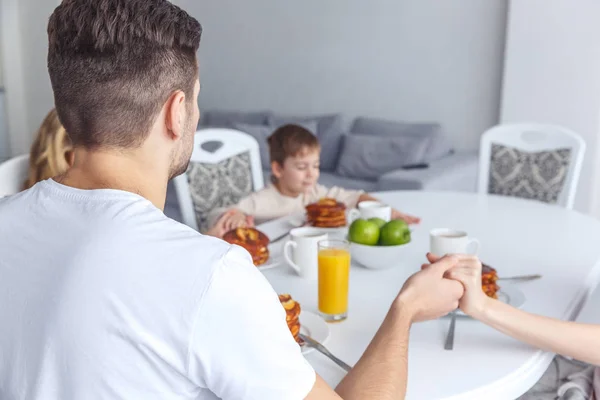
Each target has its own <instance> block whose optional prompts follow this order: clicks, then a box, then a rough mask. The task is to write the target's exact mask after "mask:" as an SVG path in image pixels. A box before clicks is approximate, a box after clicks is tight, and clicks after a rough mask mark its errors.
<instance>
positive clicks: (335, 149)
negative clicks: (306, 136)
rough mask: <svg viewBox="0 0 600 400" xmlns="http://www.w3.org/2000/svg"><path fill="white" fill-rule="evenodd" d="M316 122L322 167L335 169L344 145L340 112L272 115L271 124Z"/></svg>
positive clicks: (276, 125)
mask: <svg viewBox="0 0 600 400" xmlns="http://www.w3.org/2000/svg"><path fill="white" fill-rule="evenodd" d="M309 123H316V130H313V131H311V132H314V134H315V135H316V136H317V138H318V139H319V143H320V144H321V169H322V170H323V171H333V170H335V166H336V165H337V163H338V158H339V155H340V150H341V147H342V136H343V135H344V132H343V130H342V117H341V115H340V114H332V115H323V116H312V117H310V116H309V117H285V116H272V117H271V118H270V125H272V126H274V127H279V126H282V125H285V124H299V125H302V126H305V125H304V124H309Z"/></svg>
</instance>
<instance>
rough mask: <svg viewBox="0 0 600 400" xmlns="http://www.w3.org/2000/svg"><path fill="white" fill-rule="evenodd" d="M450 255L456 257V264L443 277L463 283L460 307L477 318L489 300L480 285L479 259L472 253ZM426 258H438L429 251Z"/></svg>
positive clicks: (434, 260)
mask: <svg viewBox="0 0 600 400" xmlns="http://www.w3.org/2000/svg"><path fill="white" fill-rule="evenodd" d="M451 257H454V258H455V259H456V265H455V266H454V267H453V268H451V269H450V270H448V271H447V272H446V274H445V277H447V278H449V279H453V280H456V281H458V282H460V283H461V284H462V285H463V287H464V289H465V294H464V296H463V297H462V298H461V299H460V304H459V306H460V309H461V310H463V311H464V312H465V314H468V315H470V316H472V317H474V318H477V317H478V315H480V314H481V313H482V312H483V311H484V310H485V307H486V306H487V303H488V302H489V301H490V298H489V297H488V296H487V295H486V294H485V293H484V292H483V289H482V286H481V261H479V259H478V258H477V257H475V256H472V255H464V254H457V255H453V256H451ZM427 259H428V260H429V262H431V263H435V262H438V260H440V258H439V257H437V256H435V255H433V254H431V253H428V254H427ZM432 265H435V264H432Z"/></svg>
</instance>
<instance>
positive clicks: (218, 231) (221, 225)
mask: <svg viewBox="0 0 600 400" xmlns="http://www.w3.org/2000/svg"><path fill="white" fill-rule="evenodd" d="M235 212H236V210H229V211H226V212H225V213H223V215H221V216H220V217H219V219H218V220H217V222H216V223H215V224H214V226H213V227H212V228H210V229H209V230H208V232H206V234H207V235H210V236H214V237H218V238H219V239H222V238H223V235H224V234H225V232H227V231H228V230H229V229H227V226H226V222H227V221H229V218H230V217H231V216H232V215H233V214H235Z"/></svg>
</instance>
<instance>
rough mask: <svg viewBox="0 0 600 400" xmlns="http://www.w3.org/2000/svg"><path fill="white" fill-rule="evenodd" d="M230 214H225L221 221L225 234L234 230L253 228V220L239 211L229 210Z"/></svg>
mask: <svg viewBox="0 0 600 400" xmlns="http://www.w3.org/2000/svg"><path fill="white" fill-rule="evenodd" d="M230 211H232V212H231V213H229V212H228V213H225V215H224V217H225V220H224V221H223V223H224V226H225V229H226V232H227V231H230V230H232V229H235V228H240V227H244V228H245V227H251V226H254V218H252V217H251V216H249V215H246V214H244V213H243V212H241V211H240V210H230Z"/></svg>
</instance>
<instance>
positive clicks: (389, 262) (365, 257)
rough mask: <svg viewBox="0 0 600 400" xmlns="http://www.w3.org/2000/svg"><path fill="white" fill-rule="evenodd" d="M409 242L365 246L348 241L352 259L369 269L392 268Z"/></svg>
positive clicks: (398, 263) (397, 263) (398, 261)
mask: <svg viewBox="0 0 600 400" xmlns="http://www.w3.org/2000/svg"><path fill="white" fill-rule="evenodd" d="M408 245H410V242H408V243H405V244H400V245H397V246H367V245H364V244H358V243H352V242H350V254H351V256H352V260H353V261H356V262H358V263H359V264H360V265H362V266H363V267H365V268H369V269H387V268H393V267H396V266H398V265H400V263H401V262H402V254H404V253H405V252H406V248H407V246H408Z"/></svg>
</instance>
